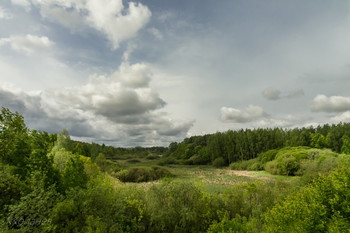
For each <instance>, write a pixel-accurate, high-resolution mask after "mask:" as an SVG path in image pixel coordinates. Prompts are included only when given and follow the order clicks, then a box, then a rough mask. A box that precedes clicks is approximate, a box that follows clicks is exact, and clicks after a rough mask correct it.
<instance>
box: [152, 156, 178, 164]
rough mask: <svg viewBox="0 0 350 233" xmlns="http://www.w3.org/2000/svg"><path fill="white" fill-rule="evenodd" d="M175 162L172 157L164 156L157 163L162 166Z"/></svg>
mask: <svg viewBox="0 0 350 233" xmlns="http://www.w3.org/2000/svg"><path fill="white" fill-rule="evenodd" d="M177 163H178V162H177V161H176V159H174V158H173V157H166V158H163V159H161V160H160V161H159V162H158V163H157V164H158V165H160V166H164V165H168V164H177Z"/></svg>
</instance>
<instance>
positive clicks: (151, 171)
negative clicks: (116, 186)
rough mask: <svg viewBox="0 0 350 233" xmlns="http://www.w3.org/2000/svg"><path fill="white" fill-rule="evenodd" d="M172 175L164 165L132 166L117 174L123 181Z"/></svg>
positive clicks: (149, 179) (150, 179)
mask: <svg viewBox="0 0 350 233" xmlns="http://www.w3.org/2000/svg"><path fill="white" fill-rule="evenodd" d="M171 176H172V174H171V173H170V172H169V171H168V170H167V169H165V168H162V167H151V168H149V167H132V168H129V169H125V170H122V171H120V172H118V173H117V174H116V177H117V178H118V179H119V180H121V181H123V182H135V183H138V182H148V181H153V180H158V179H161V178H163V177H171Z"/></svg>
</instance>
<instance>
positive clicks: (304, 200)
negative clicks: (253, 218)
mask: <svg viewBox="0 0 350 233" xmlns="http://www.w3.org/2000/svg"><path fill="white" fill-rule="evenodd" d="M349 186H350V171H349V169H348V168H341V169H337V170H335V171H334V172H332V173H330V175H328V176H326V177H320V178H319V179H318V180H316V181H315V182H314V183H311V184H310V185H308V186H306V187H304V188H303V189H302V190H300V191H299V192H297V193H294V194H292V195H290V196H289V197H288V198H287V199H286V200H284V201H283V202H281V203H279V204H277V205H276V206H275V207H274V208H272V209H271V210H270V211H268V212H267V213H266V214H265V224H264V231H263V232H276V233H277V232H348V229H349V226H350V192H349Z"/></svg>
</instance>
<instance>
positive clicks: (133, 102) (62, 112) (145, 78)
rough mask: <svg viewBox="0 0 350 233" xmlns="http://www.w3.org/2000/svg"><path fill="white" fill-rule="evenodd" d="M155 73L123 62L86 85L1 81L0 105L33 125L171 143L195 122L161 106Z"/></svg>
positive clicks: (127, 141) (126, 141)
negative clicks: (22, 86) (23, 86)
mask: <svg viewBox="0 0 350 233" xmlns="http://www.w3.org/2000/svg"><path fill="white" fill-rule="evenodd" d="M151 78H152V72H150V68H149V67H148V66H147V65H145V64H128V63H123V64H121V66H120V67H119V69H118V70H117V71H116V72H114V73H112V74H111V75H106V76H93V77H91V78H90V81H89V82H88V83H87V84H85V85H82V86H76V87H70V88H62V89H56V90H45V91H38V92H32V93H30V92H24V91H22V90H18V89H15V88H14V87H11V86H7V87H6V86H2V87H0V106H5V107H8V108H10V109H11V110H13V111H18V112H19V113H21V114H23V115H24V117H25V119H26V120H27V122H28V125H29V126H30V127H31V128H34V129H39V130H46V131H49V132H58V131H60V130H62V129H63V128H66V129H68V130H69V132H70V134H71V135H72V136H74V137H78V138H82V139H87V138H88V139H89V140H88V141H96V142H106V141H107V142H108V141H109V142H111V141H113V142H114V145H123V146H128V145H141V146H150V145H168V143H170V142H172V141H174V140H179V138H180V139H181V138H182V137H184V136H186V133H187V132H188V130H189V129H190V128H191V127H192V125H193V122H192V121H176V120H173V119H171V118H169V117H168V114H167V113H161V112H159V111H158V110H160V109H162V108H163V107H164V105H165V101H164V100H162V99H161V98H160V97H159V95H158V93H157V92H156V91H155V90H153V89H152V88H151V87H150V85H149V83H150V81H151ZM116 143H118V144H116ZM109 144H110V143H109Z"/></svg>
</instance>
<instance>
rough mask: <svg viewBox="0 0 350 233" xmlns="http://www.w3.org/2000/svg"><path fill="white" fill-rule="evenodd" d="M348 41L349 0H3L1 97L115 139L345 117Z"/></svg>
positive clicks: (34, 114)
mask: <svg viewBox="0 0 350 233" xmlns="http://www.w3.org/2000/svg"><path fill="white" fill-rule="evenodd" d="M349 41H350V1H349V0H334V1H324V0H310V1H304V0H294V1H289V0H264V1H261V0H248V1H247V0H230V1H213V0H177V1H173V0H148V1H146V0H144V1H122V0H2V1H1V2H0V106H3V107H7V108H10V109H11V110H12V111H17V112H19V113H20V114H22V115H23V116H24V118H25V121H26V124H27V126H28V127H29V128H31V129H37V130H43V131H47V132H49V133H58V132H60V131H62V130H63V129H67V130H68V131H69V133H70V135H71V136H72V138H73V139H76V140H83V141H87V142H96V143H104V144H107V145H113V146H122V147H129V146H167V145H169V143H170V142H174V141H177V142H179V141H182V140H183V139H184V138H185V137H189V136H194V135H203V134H209V133H215V132H218V131H227V130H230V129H232V130H237V129H246V128H251V129H253V128H273V127H282V128H294V127H308V126H317V125H318V124H325V123H329V124H337V123H339V122H350V91H349V90H350V43H349Z"/></svg>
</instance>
